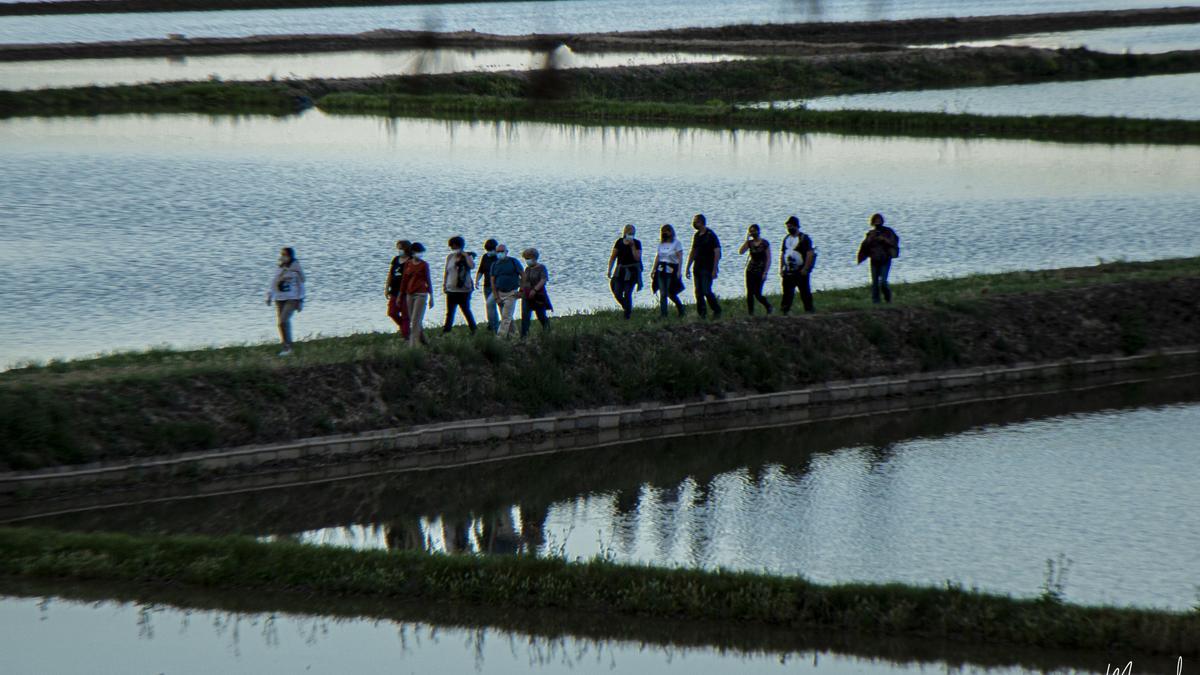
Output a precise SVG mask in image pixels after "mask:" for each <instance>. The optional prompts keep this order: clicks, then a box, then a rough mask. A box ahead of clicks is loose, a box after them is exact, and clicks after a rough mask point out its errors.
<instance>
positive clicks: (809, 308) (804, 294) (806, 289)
mask: <svg viewBox="0 0 1200 675" xmlns="http://www.w3.org/2000/svg"><path fill="white" fill-rule="evenodd" d="M810 276H811V275H809V274H801V275H800V279H799V282H800V301H801V302H803V303H804V311H805V312H808V313H809V314H812V313H813V312H815V311H817V310H816V309H814V308H813V295H812V286H810V285H809V277H810Z"/></svg>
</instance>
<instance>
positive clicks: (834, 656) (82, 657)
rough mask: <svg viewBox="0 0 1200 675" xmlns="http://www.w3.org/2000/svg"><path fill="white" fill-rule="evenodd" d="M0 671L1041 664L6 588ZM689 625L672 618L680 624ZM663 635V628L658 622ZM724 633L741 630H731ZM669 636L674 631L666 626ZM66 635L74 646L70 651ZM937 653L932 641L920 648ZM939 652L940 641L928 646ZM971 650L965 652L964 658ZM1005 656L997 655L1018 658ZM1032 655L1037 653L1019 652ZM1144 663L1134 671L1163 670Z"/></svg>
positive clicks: (872, 669) (900, 673)
mask: <svg viewBox="0 0 1200 675" xmlns="http://www.w3.org/2000/svg"><path fill="white" fill-rule="evenodd" d="M0 626H3V627H4V630H3V631H0V670H2V671H3V672H5V673H11V674H13V675H25V674H29V675H33V674H35V673H55V674H56V675H71V674H74V673H81V674H82V673H88V674H91V673H169V674H171V675H182V674H187V673H197V674H204V675H208V674H210V673H230V674H233V673H254V674H258V673H314V674H315V673H333V674H340V673H390V674H399V673H432V672H439V673H512V674H517V673H613V672H616V673H688V674H691V673H697V674H704V675H707V674H715V673H739V674H740V673H797V672H803V673H814V674H817V675H883V674H889V675H909V674H911V675H920V674H922V673H929V672H930V671H931V670H932V671H933V672H946V673H950V672H957V673H963V672H966V673H974V672H987V673H990V674H992V675H1023V674H1026V673H1030V674H1032V673H1037V672H1047V670H1043V668H1045V666H1043V667H1038V666H1033V667H1026V666H1015V665H1003V666H999V665H994V664H995V660H996V657H995V656H992V657H991V658H990V659H986V660H984V663H989V662H990V663H991V664H993V665H991V666H990V667H980V666H976V665H974V664H973V663H972V662H971V661H967V663H966V668H965V669H964V663H963V662H962V661H960V660H957V659H956V660H955V661H953V662H946V661H939V660H936V657H935V656H926V657H925V660H915V659H913V658H906V657H903V656H897V657H895V658H888V657H873V656H856V655H848V654H845V653H834V652H830V651H826V650H823V649H796V650H794V651H793V650H788V649H787V648H783V649H769V648H768V649H748V650H741V649H738V648H727V647H724V646H706V645H704V644H674V643H673V642H672V641H671V640H670V638H667V639H666V640H663V641H645V640H642V639H637V638H633V639H621V638H606V637H583V636H576V635H573V634H571V633H570V632H564V631H562V630H558V629H553V628H551V629H549V630H545V631H543V632H534V633H526V632H522V631H520V630H509V629H506V628H496V627H487V626H474V625H470V624H467V625H464V624H462V623H458V624H450V625H441V624H437V623H428V622H424V621H409V620H402V619H376V618H358V617H353V616H351V617H336V616H319V615H311V614H303V613H293V612H279V611H275V612H254V611H234V610H224V609H191V608H180V607H175V606H172V605H166V604H156V603H150V602H120V601H108V600H99V601H91V602H85V601H79V600H70V599H63V598H59V597H54V596H46V597H40V598H37V597H14V596H0ZM684 629H685V627H680V626H678V625H677V626H676V629H675V631H674V632H680V631H681V630H684ZM660 632H665V631H662V629H660ZM725 632H726V634H728V633H732V632H737V631H736V630H734V631H725ZM668 634H669V633H668ZM64 637H67V638H69V642H70V646H69V648H63V644H64ZM921 651H923V652H924V653H925V654H929V653H930V649H929V648H925V649H923V650H921ZM933 651H934V652H935V653H936V651H937V650H936V648H935V649H934V650H933ZM970 658H971V657H969V656H968V659H970ZM1017 658H1019V657H1016V656H1013V655H1009V656H1007V657H1004V656H1002V657H1000V661H1001V663H1004V662H1008V663H1011V662H1012V661H1014V660H1016V659H1017ZM1024 660H1034V661H1035V662H1036V659H1024ZM1049 663H1050V664H1051V665H1050V666H1049V669H1050V670H1052V671H1053V672H1057V673H1062V674H1064V675H1066V674H1069V673H1084V672H1102V669H1103V667H1104V664H1105V655H1103V654H1095V655H1093V656H1091V657H1089V656H1087V655H1073V656H1072V657H1069V658H1068V660H1067V661H1066V663H1073V664H1077V665H1075V666H1067V665H1062V666H1059V667H1055V666H1056V665H1058V664H1059V663H1062V661H1057V662H1056V661H1055V660H1054V659H1051V660H1050V661H1049ZM1147 666H1148V664H1147V663H1145V662H1143V661H1141V660H1139V662H1138V672H1147V671H1149V672H1165V671H1166V670H1167V669H1166V668H1148V667H1147Z"/></svg>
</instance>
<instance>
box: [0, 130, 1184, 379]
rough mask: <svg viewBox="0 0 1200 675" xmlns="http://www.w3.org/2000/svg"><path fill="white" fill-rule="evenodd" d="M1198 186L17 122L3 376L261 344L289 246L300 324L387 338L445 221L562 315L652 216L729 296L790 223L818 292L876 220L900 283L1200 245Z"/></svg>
mask: <svg viewBox="0 0 1200 675" xmlns="http://www.w3.org/2000/svg"><path fill="white" fill-rule="evenodd" d="M1197 185H1200V148H1197V147H1169V146H1134V145H1116V146H1113V145H1099V144H1097V145H1066V144H1052V143H1034V142H1020V141H991V140H952V139H902V138H868V137H846V136H834V135H819V134H815V135H798V134H789V133H766V132H750V133H746V132H736V133H734V132H723V131H706V130H696V129H688V130H679V129H656V128H622V127H616V128H605V127H579V126H569V125H548V124H524V123H521V124H510V123H490V122H489V123H464V122H439V121H430V120H398V121H388V120H383V119H378V118H369V117H343V118H333V117H329V116H326V115H323V114H321V113H319V112H315V111H314V112H309V113H307V114H305V115H302V116H299V117H291V118H283V119H277V118H267V117H254V118H233V117H215V118H208V117H204V116H196V115H178V116H158V117H155V116H120V117H101V118H89V119H84V118H58V119H12V120H4V121H0V203H3V204H4V205H5V207H4V209H0V326H3V327H4V328H3V330H2V331H0V365H3V364H11V363H13V362H16V361H17V360H19V359H22V358H37V359H44V358H50V357H58V356H78V355H84V354H89V353H95V352H100V351H106V350H112V349H130V348H140V347H145V346H148V345H156V344H163V343H171V344H174V345H204V344H214V343H229V342H239V341H247V340H250V341H256V340H270V339H272V338H273V317H272V315H271V312H270V310H269V309H268V308H266V307H264V306H263V300H262V298H263V297H264V294H265V285H266V284H267V281H268V280H269V277H270V274H271V272H272V265H273V262H272V261H274V260H275V259H276V257H277V255H278V249H279V247H280V246H282V245H294V246H296V247H297V250H298V252H299V255H300V257H301V259H302V261H303V263H304V265H305V266H306V269H307V271H308V274H309V276H310V287H311V289H310V301H309V303H308V305H307V306H306V308H305V311H304V313H303V314H301V315H300V316H299V317H298V318H297V321H296V323H295V327H296V330H297V332H298V334H299V335H305V334H316V333H320V334H346V333H350V332H354V331H363V330H391V329H392V327H391V325H390V321H389V320H388V319H387V317H386V316H385V314H384V310H385V307H384V305H383V291H382V289H383V277H384V275H385V274H386V269H387V265H388V261H389V260H390V257H391V255H392V251H393V248H392V245H393V242H394V241H395V240H396V239H398V238H401V237H404V238H409V239H414V240H424V241H425V242H426V243H427V244H429V245H430V247H431V251H432V253H431V254H430V255H429V258H431V260H432V262H433V268H434V270H433V271H434V277H435V279H436V278H438V276H439V275H440V272H441V261H442V260H444V258H443V256H442V253H444V252H445V241H446V239H447V238H448V237H449V236H451V235H453V234H462V235H464V236H465V237H466V238H467V240H468V241H469V242H471V248H472V249H475V250H480V249H481V244H482V242H483V240H484V239H485V238H487V237H488V236H496V237H497V238H499V239H500V240H502V241H505V242H507V243H508V244H509V245H510V246H512V247H513V248H514V250H519V249H521V248H524V247H525V246H531V245H532V246H536V247H538V248H539V249H541V250H542V252H543V259H544V262H546V263H547V265H548V267H549V269H550V272H551V286H550V292H551V295H552V297H553V298H554V300H555V307H556V308H557V309H558V310H559V311H560V313H561V312H570V311H577V310H583V309H587V308H594V307H602V306H608V305H609V304H611V303H612V300H611V296H610V294H609V291H608V287H607V282H606V281H605V278H604V265H605V262H606V261H607V259H608V255H609V252H610V250H611V246H612V242H613V240H614V239H615V238H616V236H617V234H618V232H619V229H620V227H621V225H623V224H624V223H636V224H638V225H639V226H641V227H642V230H641V237H642V238H643V240H645V241H646V242H648V243H649V242H651V241H653V240H654V239H656V235H655V232H656V231H657V224H659V223H663V222H671V223H674V224H676V225H677V226H680V228H681V231H683V232H684V233H685V236H686V232H687V225H688V223H690V220H691V216H692V215H693V214H694V213H696V212H704V213H706V214H708V215H709V217H710V222H711V223H712V224H713V226H714V228H715V230H716V232H717V233H718V234H719V236H720V237H721V238H722V239H723V241H724V243H725V245H726V255H725V262H724V267H723V272H724V273H723V274H722V275H721V277H720V279H719V282H718V284H717V288H718V291H719V292H720V293H721V294H723V295H733V294H737V295H741V294H742V284H743V281H742V279H741V278H740V276H741V274H740V269H741V265H742V262H741V261H740V260H739V259H738V257H737V255H736V248H735V245H736V244H737V243H738V242H739V241H740V239H741V237H742V236H743V234H742V233H743V232H744V231H745V229H744V228H745V226H746V225H747V224H749V223H753V222H757V223H762V224H763V225H764V232H765V233H766V235H767V237H768V239H770V240H772V241H777V240H778V239H779V234H780V233H781V231H782V229H783V227H782V223H783V221H784V219H785V218H786V217H787V216H788V215H790V214H792V213H796V214H798V215H799V216H800V218H801V220H802V222H803V223H804V226H805V229H806V230H807V231H808V232H809V233H810V234H812V236H813V238H814V240H815V241H816V244H817V246H818V248H819V249H820V251H821V259H820V261H819V262H818V268H817V271H816V273H814V284H815V285H816V286H817V287H819V288H829V287H836V286H847V285H857V284H862V283H864V282H865V281H866V277H867V272H866V271H864V270H862V269H860V268H858V267H856V266H855V265H854V255H855V251H856V250H857V246H858V243H859V241H860V240H861V238H862V236H863V233H864V231H865V230H866V223H867V218H868V216H869V215H870V214H871V213H872V212H874V211H882V212H884V213H885V214H887V215H888V217H889V220H890V222H891V224H893V225H894V226H895V227H896V228H897V229H898V230H899V231H900V233H901V235H902V236H903V237H904V241H905V254H904V258H902V259H901V260H900V261H899V262H898V263H897V264H896V266H895V267H894V268H893V270H894V271H893V277H894V279H895V280H896V281H905V280H916V279H927V278H931V277H937V276H957V275H962V274H967V273H972V272H981V271H997V270H1007V269H1018V268H1056V267H1062V266H1067V265H1087V264H1093V263H1095V262H1096V261H1097V259H1098V258H1105V259H1113V258H1118V257H1126V258H1130V259H1152V258H1162V257H1166V256H1185V255H1197V254H1200V239H1197V238H1196V236H1195V227H1194V217H1193V216H1194V215H1195V213H1196V211H1197V209H1198V207H1200V193H1198V192H1197V190H1196V186H1197ZM1132 233H1136V236H1134V235H1133V234H1132ZM687 292H688V293H690V292H691V291H690V290H689V291H687ZM79 299H84V300H85V305H86V309H83V310H81V308H80V307H79V306H78V304H77V301H78V300H79ZM638 303H639V304H641V305H643V306H646V305H650V304H651V303H652V299H651V297H650V295H649V292H648V291H647V292H645V293H643V294H641V295H640V297H639V298H638ZM439 304H440V303H439ZM475 304H476V310H477V311H479V310H480V309H481V304H482V300H481V298H478V297H477V298H475ZM440 311H441V308H440V306H439V307H438V308H436V309H435V310H434V312H433V314H434V315H435V317H431V321H432V320H434V319H435V318H436V316H437V315H439V314H440Z"/></svg>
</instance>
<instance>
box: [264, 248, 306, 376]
mask: <svg viewBox="0 0 1200 675" xmlns="http://www.w3.org/2000/svg"><path fill="white" fill-rule="evenodd" d="M304 286H305V284H304V271H303V270H301V269H300V261H299V260H297V259H296V249H294V248H292V247H290V246H289V247H287V248H283V249H280V251H279V263H278V265H277V266H276V267H275V274H274V276H272V277H271V285H270V286H269V287H268V288H267V304H268V305H270V304H271V303H272V302H273V303H275V319H276V322H277V324H278V326H279V340H280V342H282V343H283V350H282V351H280V352H279V355H280V356H290V355H291V353H292V314H295V313H296V312H300V311H303V309H304V296H305V288H304Z"/></svg>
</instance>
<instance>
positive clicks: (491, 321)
mask: <svg viewBox="0 0 1200 675" xmlns="http://www.w3.org/2000/svg"><path fill="white" fill-rule="evenodd" d="M499 245H500V242H498V241H496V240H495V239H488V240H487V241H485V242H483V259H482V260H480V261H479V266H478V267H477V268H476V271H475V286H476V287H478V286H479V281H480V279H482V280H483V301H484V306H485V307H486V308H487V324H488V330H489V331H491V332H492V334H493V335H495V334H496V333H497V332H498V331H499V330H500V308H499V307H498V306H497V305H496V289H494V288H492V265H493V264H494V263H495V262H496V247H497V246H499Z"/></svg>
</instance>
